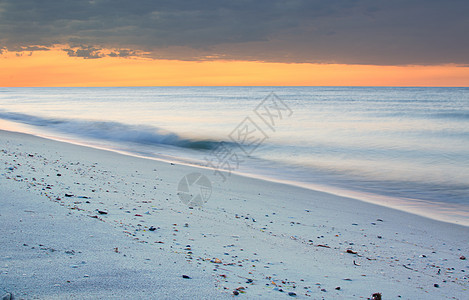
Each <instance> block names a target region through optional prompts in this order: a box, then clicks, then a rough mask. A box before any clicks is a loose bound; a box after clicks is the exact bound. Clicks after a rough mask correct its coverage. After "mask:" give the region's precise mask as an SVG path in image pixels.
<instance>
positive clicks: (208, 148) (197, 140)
mask: <svg viewBox="0 0 469 300" xmlns="http://www.w3.org/2000/svg"><path fill="white" fill-rule="evenodd" d="M0 129H9V130H16V131H20V132H26V133H32V134H36V135H40V136H45V137H49V138H54V139H60V140H66V141H71V142H79V143H82V144H86V145H90V146H96V147H101V148H105V149H109V150H113V151H120V152H124V153H128V154H132V155H139V156H144V157H148V158H156V159H165V160H170V161H179V162H184V163H188V164H194V165H199V166H206V167H210V168H211V170H210V169H209V171H210V172H209V173H210V174H211V175H210V180H212V181H215V180H218V181H220V182H221V183H223V184H229V178H230V176H231V175H230V174H233V173H241V174H244V175H247V176H253V177H260V178H264V179H268V180H274V181H280V182H284V183H288V184H294V185H298V186H302V187H306V188H311V189H316V190H321V191H325V192H328V193H333V194H338V195H341V196H346V197H351V198H357V199H360V200H364V201H370V202H374V203H377V204H381V205H386V206H391V207H395V208H398V209H402V210H406V211H409V212H413V213H417V214H421V215H426V216H429V217H433V218H436V219H439V220H444V221H449V222H454V223H459V224H465V225H469V88H431V87H429V88H394V87H393V88H387V87H117V88H0Z"/></svg>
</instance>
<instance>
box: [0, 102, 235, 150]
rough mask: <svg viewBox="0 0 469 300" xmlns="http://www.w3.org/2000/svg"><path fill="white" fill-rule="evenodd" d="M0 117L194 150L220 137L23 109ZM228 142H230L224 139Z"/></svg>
mask: <svg viewBox="0 0 469 300" xmlns="http://www.w3.org/2000/svg"><path fill="white" fill-rule="evenodd" d="M0 119H4V120H7V121H13V122H17V123H23V124H27V125H32V126H37V127H46V128H47V129H51V130H55V131H58V132H61V133H67V134H73V135H76V136H81V137H88V138H94V139H99V140H106V141H113V142H130V143H137V144H142V145H169V146H176V147H182V148H190V149H197V150H212V149H215V148H216V147H217V146H218V145H219V144H220V143H221V142H222V141H215V140H208V139H199V140H198V139H190V138H184V137H182V136H180V135H178V134H176V133H172V132H168V131H165V130H163V129H161V128H158V127H153V126H146V125H128V124H123V123H119V122H111V121H92V120H74V119H62V118H45V117H39V116H33V115H28V114H23V113H16V112H8V111H0ZM224 143H226V144H228V145H230V144H231V143H229V142H224Z"/></svg>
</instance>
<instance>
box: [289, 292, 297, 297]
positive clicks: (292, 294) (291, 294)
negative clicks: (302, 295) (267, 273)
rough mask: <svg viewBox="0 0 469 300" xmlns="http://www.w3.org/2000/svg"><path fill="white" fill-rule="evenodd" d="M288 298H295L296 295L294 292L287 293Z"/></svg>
mask: <svg viewBox="0 0 469 300" xmlns="http://www.w3.org/2000/svg"><path fill="white" fill-rule="evenodd" d="M288 296H291V297H296V293H294V292H288Z"/></svg>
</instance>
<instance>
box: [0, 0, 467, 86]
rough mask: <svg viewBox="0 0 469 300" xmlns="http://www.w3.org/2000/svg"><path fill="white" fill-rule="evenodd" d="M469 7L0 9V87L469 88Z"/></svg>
mask: <svg viewBox="0 0 469 300" xmlns="http://www.w3.org/2000/svg"><path fill="white" fill-rule="evenodd" d="M468 15H469V1H467V0H438V1H437V0H387V1H383V0H328V1H325V0H251V1H248V0H204V1H202V0H199V1H194V0H186V1H179V0H171V1H170V0H133V1H130V0H112V1H111V0H90V1H79V0H60V1H57V0H41V1H37V0H0V70H1V72H0V86H165V85H312V86H469V55H468V53H469V38H467V36H468V32H469V18H468V17H467V16H468Z"/></svg>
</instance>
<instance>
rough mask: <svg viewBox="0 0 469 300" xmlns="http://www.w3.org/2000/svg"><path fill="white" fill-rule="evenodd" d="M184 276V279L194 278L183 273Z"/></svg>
mask: <svg viewBox="0 0 469 300" xmlns="http://www.w3.org/2000/svg"><path fill="white" fill-rule="evenodd" d="M182 278H184V279H192V278H191V277H190V276H188V275H182Z"/></svg>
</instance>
